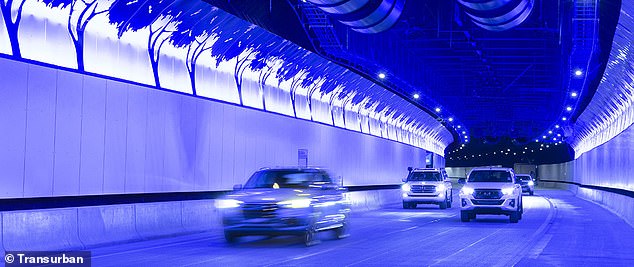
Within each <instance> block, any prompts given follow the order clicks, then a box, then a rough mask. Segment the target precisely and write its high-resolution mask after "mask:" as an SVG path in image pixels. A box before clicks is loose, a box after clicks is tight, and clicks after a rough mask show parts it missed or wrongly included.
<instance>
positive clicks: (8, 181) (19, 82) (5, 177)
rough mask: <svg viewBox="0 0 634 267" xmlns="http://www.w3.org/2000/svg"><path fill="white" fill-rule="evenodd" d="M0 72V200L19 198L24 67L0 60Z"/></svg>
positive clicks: (25, 93) (23, 140)
mask: <svg viewBox="0 0 634 267" xmlns="http://www.w3.org/2000/svg"><path fill="white" fill-rule="evenodd" d="M0 69H2V70H3V71H1V72H0V80H1V81H2V82H0V170H1V172H2V174H1V175H0V183H2V187H0V197H3V198H14V197H22V196H24V191H23V188H24V187H23V186H24V159H25V144H26V138H25V136H26V118H27V96H28V90H27V84H28V80H27V77H28V65H27V64H25V63H17V62H13V61H7V60H0Z"/></svg>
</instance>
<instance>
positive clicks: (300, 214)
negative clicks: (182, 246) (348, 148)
mask: <svg viewBox="0 0 634 267" xmlns="http://www.w3.org/2000/svg"><path fill="white" fill-rule="evenodd" d="M234 190H235V191H234V192H233V193H232V194H230V195H228V196H226V197H225V198H223V199H219V200H217V201H216V207H217V208H219V209H221V210H222V212H223V224H224V233H225V238H226V240H227V241H228V242H235V241H236V240H237V238H238V237H240V236H247V235H265V236H277V235H298V236H302V238H303V240H304V243H305V244H306V245H307V246H309V245H313V244H315V243H317V240H316V239H315V236H316V233H317V232H318V231H325V230H333V231H334V232H335V234H336V236H337V238H343V237H346V236H347V235H348V216H349V213H350V203H349V201H347V200H346V198H345V197H344V194H343V193H344V192H345V191H346V190H345V188H343V187H341V186H339V185H338V184H337V183H335V182H334V181H333V180H332V178H331V177H330V175H329V174H328V173H327V172H326V171H324V170H323V169H317V168H274V169H263V170H260V171H257V172H255V173H254V174H253V175H252V176H251V178H249V180H248V181H247V182H246V184H244V186H241V185H236V186H235V187H234Z"/></svg>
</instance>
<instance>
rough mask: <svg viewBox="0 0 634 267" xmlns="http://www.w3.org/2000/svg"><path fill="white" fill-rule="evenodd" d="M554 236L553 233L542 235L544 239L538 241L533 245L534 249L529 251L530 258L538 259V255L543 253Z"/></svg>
mask: <svg viewBox="0 0 634 267" xmlns="http://www.w3.org/2000/svg"><path fill="white" fill-rule="evenodd" d="M552 238H553V235H551V234H548V235H544V237H542V239H540V240H539V242H537V244H536V245H535V246H534V247H533V249H531V251H530V253H529V254H530V255H529V256H528V258H530V259H537V257H539V255H540V254H542V252H543V251H544V249H545V248H546V245H548V243H549V242H550V239H552Z"/></svg>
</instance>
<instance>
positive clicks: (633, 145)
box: [538, 126, 634, 226]
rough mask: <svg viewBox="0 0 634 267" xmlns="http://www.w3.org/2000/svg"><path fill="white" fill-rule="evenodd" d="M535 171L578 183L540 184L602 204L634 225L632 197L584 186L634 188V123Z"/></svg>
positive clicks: (553, 177)
mask: <svg viewBox="0 0 634 267" xmlns="http://www.w3.org/2000/svg"><path fill="white" fill-rule="evenodd" d="M538 173H539V176H540V179H542V180H555V181H565V182H573V183H577V185H576V184H566V183H542V184H550V185H551V186H557V187H560V188H566V189H568V190H571V191H572V192H574V193H575V194H576V195H577V196H579V197H581V198H584V199H587V200H591V201H594V202H597V203H599V204H601V205H603V206H605V207H606V208H608V209H609V210H611V211H612V212H614V213H616V214H617V215H619V216H621V217H622V218H623V219H625V220H626V221H627V222H628V223H629V224H630V225H632V226H634V198H632V197H629V196H625V195H622V194H617V193H614V192H607V191H604V190H599V189H592V188H587V187H584V186H598V187H605V188H616V189H624V190H628V191H632V192H634V176H632V173H634V126H630V127H629V128H627V129H626V130H625V131H623V132H621V133H620V134H619V135H617V136H616V137H615V138H613V139H612V140H610V141H608V142H606V143H604V144H602V145H600V146H598V147H596V148H594V149H592V150H590V151H588V152H586V153H584V154H583V155H581V156H580V157H579V158H578V159H576V160H574V161H571V162H567V163H562V164H552V165H540V166H539V167H538ZM580 185H581V186H580Z"/></svg>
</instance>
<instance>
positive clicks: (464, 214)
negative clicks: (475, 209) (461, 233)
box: [460, 211, 471, 222]
mask: <svg viewBox="0 0 634 267" xmlns="http://www.w3.org/2000/svg"><path fill="white" fill-rule="evenodd" d="M469 220H471V214H470V212H468V211H460V221H462V222H469Z"/></svg>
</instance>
